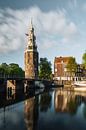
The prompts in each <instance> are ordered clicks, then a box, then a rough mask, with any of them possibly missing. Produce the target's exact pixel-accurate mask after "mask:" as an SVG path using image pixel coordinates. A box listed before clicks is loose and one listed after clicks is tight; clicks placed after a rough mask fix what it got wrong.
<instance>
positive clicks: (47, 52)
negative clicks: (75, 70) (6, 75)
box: [0, 0, 86, 68]
mask: <svg viewBox="0 0 86 130" xmlns="http://www.w3.org/2000/svg"><path fill="white" fill-rule="evenodd" d="M31 18H32V19H33V25H34V28H35V35H36V43H37V46H38V51H39V56H40V57H47V58H48V59H49V60H50V61H51V62H52V64H53V62H54V58H55V57H56V56H74V57H76V60H77V62H78V63H81V62H82V55H83V53H84V52H85V50H86V0H0V63H2V62H3V63H4V62H6V63H12V62H14V63H18V64H19V65H20V66H21V67H23V68H24V49H25V47H26V44H27V38H26V36H25V33H27V32H28V29H29V25H30V19H31Z"/></svg>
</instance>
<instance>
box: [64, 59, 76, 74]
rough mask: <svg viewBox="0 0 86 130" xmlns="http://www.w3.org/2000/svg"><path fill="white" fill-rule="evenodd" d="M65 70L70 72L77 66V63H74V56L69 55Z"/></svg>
mask: <svg viewBox="0 0 86 130" xmlns="http://www.w3.org/2000/svg"><path fill="white" fill-rule="evenodd" d="M66 67H67V70H68V71H69V72H70V73H72V72H75V71H76V68H77V63H76V60H75V58H74V57H70V58H69V61H68V64H67V66H66Z"/></svg>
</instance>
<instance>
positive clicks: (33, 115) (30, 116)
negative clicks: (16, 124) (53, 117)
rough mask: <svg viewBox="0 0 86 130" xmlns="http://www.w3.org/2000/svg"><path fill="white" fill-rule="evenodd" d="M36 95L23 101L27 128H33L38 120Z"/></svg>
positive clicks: (32, 129) (37, 99)
mask: <svg viewBox="0 0 86 130" xmlns="http://www.w3.org/2000/svg"><path fill="white" fill-rule="evenodd" d="M38 101H39V98H38V97H33V98H30V99H28V100H26V101H25V106H24V115H25V123H26V127H27V130H34V129H36V126H37V120H38Z"/></svg>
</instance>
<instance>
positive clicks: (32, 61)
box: [24, 21, 38, 79]
mask: <svg viewBox="0 0 86 130" xmlns="http://www.w3.org/2000/svg"><path fill="white" fill-rule="evenodd" d="M26 35H27V38H28V44H27V47H26V49H25V53H24V60H25V78H31V79H34V78H38V51H37V45H36V37H35V35H34V28H33V24H32V21H31V23H30V28H29V32H28V34H26Z"/></svg>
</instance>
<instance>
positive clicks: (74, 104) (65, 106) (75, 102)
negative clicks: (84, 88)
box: [54, 89, 86, 114]
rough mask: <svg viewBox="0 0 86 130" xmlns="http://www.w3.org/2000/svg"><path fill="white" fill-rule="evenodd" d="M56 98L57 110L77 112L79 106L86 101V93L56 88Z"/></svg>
mask: <svg viewBox="0 0 86 130" xmlns="http://www.w3.org/2000/svg"><path fill="white" fill-rule="evenodd" d="M54 98H55V99H54V103H55V111H56V112H68V113H70V114H76V112H77V108H78V106H79V105H81V103H86V93H80V92H74V91H66V90H61V89H60V90H56V91H55V97H54Z"/></svg>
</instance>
